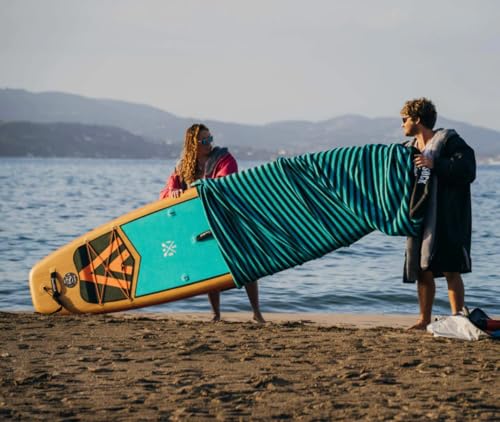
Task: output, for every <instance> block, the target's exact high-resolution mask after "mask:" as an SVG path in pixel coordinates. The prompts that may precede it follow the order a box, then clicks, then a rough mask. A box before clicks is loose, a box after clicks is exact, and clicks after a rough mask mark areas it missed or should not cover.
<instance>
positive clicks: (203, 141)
mask: <svg viewBox="0 0 500 422" xmlns="http://www.w3.org/2000/svg"><path fill="white" fill-rule="evenodd" d="M213 141H214V137H213V136H212V135H210V136H207V137H206V138H203V139H200V140H199V141H198V142H199V143H200V144H202V145H210V144H211V143H212V142H213Z"/></svg>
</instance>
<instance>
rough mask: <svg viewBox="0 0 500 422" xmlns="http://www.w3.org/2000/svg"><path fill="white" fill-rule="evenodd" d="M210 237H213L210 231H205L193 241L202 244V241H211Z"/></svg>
mask: <svg viewBox="0 0 500 422" xmlns="http://www.w3.org/2000/svg"><path fill="white" fill-rule="evenodd" d="M212 237H214V234H213V233H212V230H205V231H204V232H202V233H200V234H199V235H198V236H196V238H195V239H196V241H197V242H203V241H204V240H207V239H211V238H212Z"/></svg>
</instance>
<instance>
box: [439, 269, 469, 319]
mask: <svg viewBox="0 0 500 422" xmlns="http://www.w3.org/2000/svg"><path fill="white" fill-rule="evenodd" d="M444 276H445V277H446V281H447V282H448V298H449V299H450V307H451V313H452V314H453V315H454V314H457V313H458V312H460V311H461V310H462V308H463V307H464V297H465V289H464V282H463V281H462V276H461V275H460V273H444Z"/></svg>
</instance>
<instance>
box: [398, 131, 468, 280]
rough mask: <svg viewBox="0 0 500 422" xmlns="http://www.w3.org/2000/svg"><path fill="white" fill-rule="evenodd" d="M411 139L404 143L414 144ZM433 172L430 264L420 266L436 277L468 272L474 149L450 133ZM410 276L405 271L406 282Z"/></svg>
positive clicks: (410, 278)
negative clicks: (434, 193)
mask: <svg viewBox="0 0 500 422" xmlns="http://www.w3.org/2000/svg"><path fill="white" fill-rule="evenodd" d="M413 142H414V141H410V142H408V144H407V145H409V146H413ZM432 172H433V174H434V177H437V210H436V225H435V231H434V244H433V248H432V251H431V253H430V257H429V267H428V268H423V269H424V270H430V271H432V272H433V274H434V276H435V277H441V276H443V272H460V273H468V272H470V271H471V270H472V266H471V258H470V251H471V233H472V213H471V194H470V184H471V183H472V182H473V181H474V179H475V178H476V159H475V155H474V150H473V149H472V148H471V147H470V146H469V145H467V144H466V143H465V141H464V140H463V139H462V138H461V137H460V136H459V135H458V134H457V133H456V132H455V133H453V134H452V135H451V136H449V137H447V138H446V140H445V141H444V144H443V145H442V148H441V150H440V152H439V155H438V156H437V157H436V158H435V159H434V168H433V169H432ZM424 225H425V221H424ZM407 253H408V251H407ZM406 267H407V266H406V263H405V268H406ZM413 278H414V277H408V274H407V273H406V272H405V275H404V281H405V282H413V281H415V280H414V279H413Z"/></svg>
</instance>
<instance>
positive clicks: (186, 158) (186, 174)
mask: <svg viewBox="0 0 500 422" xmlns="http://www.w3.org/2000/svg"><path fill="white" fill-rule="evenodd" d="M202 130H208V128H207V127H206V126H205V125H204V124H201V123H196V124H194V125H192V126H190V127H189V128H188V129H187V130H186V136H185V137H184V147H183V149H182V154H181V160H180V163H179V165H178V166H177V173H178V175H179V176H180V177H181V179H182V181H183V182H184V183H186V185H188V186H189V185H190V184H191V183H193V182H194V181H195V180H196V171H197V149H198V134H199V133H200V131H202Z"/></svg>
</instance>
